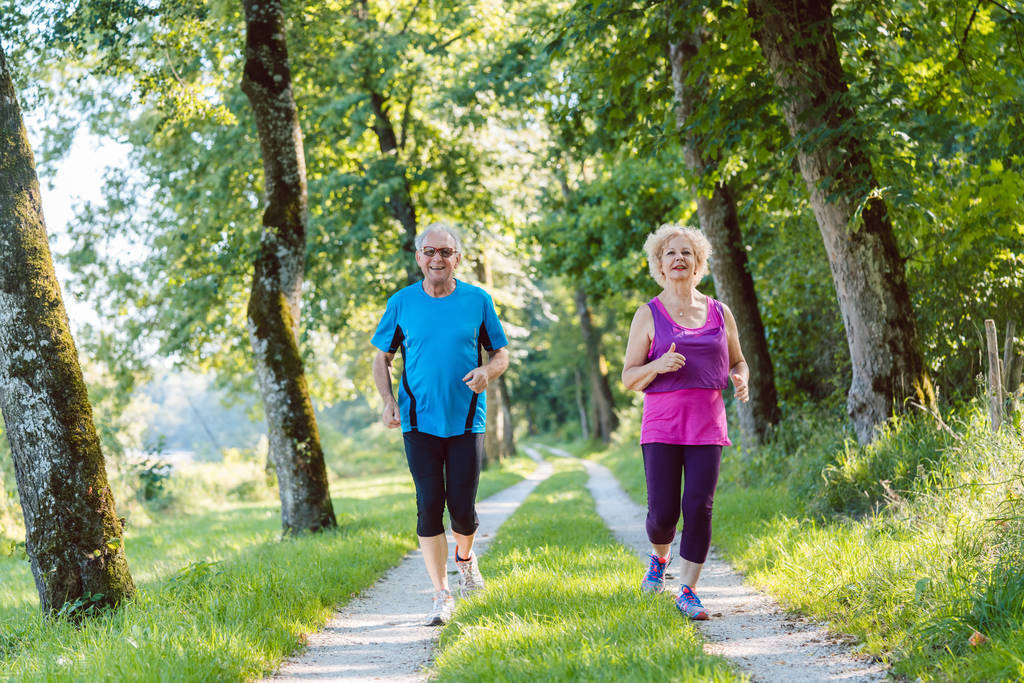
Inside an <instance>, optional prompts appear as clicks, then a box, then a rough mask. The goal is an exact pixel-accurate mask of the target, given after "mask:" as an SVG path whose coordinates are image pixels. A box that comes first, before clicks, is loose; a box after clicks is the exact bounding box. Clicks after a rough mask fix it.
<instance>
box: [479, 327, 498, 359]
mask: <svg viewBox="0 0 1024 683" xmlns="http://www.w3.org/2000/svg"><path fill="white" fill-rule="evenodd" d="M478 339H479V340H480V342H479V345H480V346H483V347H484V348H485V349H486V350H487V353H490V352H491V351H493V350H494V348H493V347H492V346H491V337H490V336H489V335H488V334H487V327H486V326H485V325H484V324H483V323H480V336H479V337H478ZM479 351H480V349H477V352H478V353H479ZM479 364H480V363H479V362H478V363H477V365H479Z"/></svg>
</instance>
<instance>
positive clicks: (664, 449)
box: [622, 224, 750, 619]
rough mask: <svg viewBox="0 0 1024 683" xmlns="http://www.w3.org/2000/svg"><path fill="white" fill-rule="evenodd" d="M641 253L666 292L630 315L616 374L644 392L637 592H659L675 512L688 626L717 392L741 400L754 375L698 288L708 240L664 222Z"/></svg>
mask: <svg viewBox="0 0 1024 683" xmlns="http://www.w3.org/2000/svg"><path fill="white" fill-rule="evenodd" d="M644 250H645V251H646V252H647V263H648V266H649V268H650V271H651V275H652V276H653V277H654V279H655V281H656V282H657V283H658V284H659V285H661V287H662V290H661V293H660V294H658V295H657V296H656V297H654V298H653V299H651V300H650V301H649V302H647V303H646V304H645V305H643V306H641V307H640V308H639V309H637V311H636V314H635V315H634V316H633V322H632V324H631V325H630V328H629V341H628V343H627V345H626V358H625V362H624V364H623V368H622V383H623V384H625V385H626V388H627V389H631V390H633V391H643V392H644V413H643V422H642V424H641V430H640V444H641V446H640V447H641V449H642V451H643V456H644V472H645V474H646V477H647V537H648V539H650V541H651V545H652V546H653V549H652V552H651V555H650V568H649V569H648V571H647V574H646V575H645V576H644V579H643V581H642V583H641V585H640V588H641V590H642V591H645V592H655V593H659V592H661V591H663V590H664V589H665V568H666V567H667V566H668V564H669V562H670V561H671V547H672V541H673V539H674V538H675V531H676V524H677V522H678V521H679V514H680V509H681V510H682V515H683V530H682V533H681V537H680V543H679V555H680V558H681V562H682V567H681V569H680V579H681V586H680V589H679V596H678V597H677V598H676V606H677V607H678V608H679V610H680V611H681V612H682V613H683V614H684V615H686V616H688V617H690V618H691V619H707V618H708V613H707V610H705V609H704V606H703V605H702V604H701V602H700V599H699V598H698V597H697V595H696V593H694V588H696V586H697V579H698V578H699V577H700V572H701V569H702V568H703V566H704V561H705V559H707V554H708V549H709V548H710V546H711V506H712V502H713V500H714V495H715V486H716V485H717V484H718V468H719V465H720V463H721V459H722V446H729V445H731V442H730V441H729V436H728V430H727V427H726V422H725V404H724V402H723V401H722V390H723V389H725V388H726V386H727V384H728V378H729V377H731V378H732V381H733V385H734V386H735V391H736V398H737V399H739V400H740V401H746V400H747V380H748V377H749V372H750V371H749V370H748V368H747V364H746V362H744V360H743V352H742V351H741V350H740V340H739V337H738V336H737V333H736V321H735V319H734V318H733V316H732V312H731V311H730V310H729V308H728V307H727V306H726V305H725V304H723V303H721V302H719V301H716V300H714V299H712V298H711V297H709V296H707V295H705V294H701V293H700V292H699V291H697V285H698V284H699V283H700V281H701V279H702V278H703V277H704V275H705V274H706V273H707V264H708V258H709V257H710V256H711V245H710V244H709V243H708V240H707V238H706V237H704V235H703V234H702V233H701V232H700V231H699V230H696V229H694V228H688V227H683V226H680V225H675V224H666V225H663V226H661V227H660V228H658V230H657V231H655V232H654V233H652V234H651V235H650V236H649V237H648V238H647V242H646V243H645V244H644ZM681 480H682V482H683V483H682V485H680V481H681ZM680 488H682V496H681V497H680Z"/></svg>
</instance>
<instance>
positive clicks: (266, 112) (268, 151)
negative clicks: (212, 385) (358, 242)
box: [242, 0, 337, 534]
mask: <svg viewBox="0 0 1024 683" xmlns="http://www.w3.org/2000/svg"><path fill="white" fill-rule="evenodd" d="M243 5H244V8H245V23H246V42H245V70H244V72H243V75H242V91H243V92H244V93H245V95H246V97H248V98H249V103H250V105H251V107H252V112H253V116H254V118H255V120H256V128H257V131H258V133H259V140H260V151H261V154H262V157H263V172H264V176H265V178H264V182H265V185H266V193H267V208H266V210H265V211H264V213H263V231H262V233H261V236H260V251H259V255H258V256H257V257H256V264H255V272H254V273H253V281H252V292H251V295H250V298H249V309H248V327H249V339H250V342H251V344H252V349H253V355H254V360H255V365H256V373H257V375H258V376H259V382H260V391H261V393H262V396H263V406H264V411H265V412H266V415H267V429H268V431H269V441H270V457H271V459H272V461H273V463H274V467H275V469H276V470H277V482H278V492H279V495H280V497H281V523H282V527H283V529H284V532H285V533H286V534H292V533H300V532H306V531H320V530H322V529H326V528H331V527H335V526H337V522H336V520H335V518H334V507H333V506H332V504H331V497H330V492H329V490H328V484H327V467H326V465H325V464H324V454H323V450H322V448H321V446H320V434H319V431H318V429H317V424H316V417H315V416H314V414H313V405H312V402H311V401H310V398H309V389H308V386H307V384H306V375H305V371H304V369H303V363H302V356H301V355H300V353H299V346H298V324H299V310H300V304H301V301H300V297H301V290H302V278H303V274H304V270H305V264H306V221H307V195H306V161H305V158H304V155H303V150H302V131H301V129H300V128H299V117H298V110H297V108H296V105H295V98H294V95H293V93H292V88H291V71H290V69H289V66H288V51H287V46H286V44H285V22H284V10H283V8H282V6H281V0H243Z"/></svg>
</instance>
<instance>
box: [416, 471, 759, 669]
mask: <svg viewBox="0 0 1024 683" xmlns="http://www.w3.org/2000/svg"><path fill="white" fill-rule="evenodd" d="M555 467H556V474H554V475H552V476H551V478H549V479H548V480H547V481H545V482H543V483H542V484H540V485H539V486H538V487H537V489H536V491H535V492H534V493H533V494H532V495H531V496H530V497H529V498H527V500H526V501H525V502H524V503H523V504H522V505H521V506H520V508H519V509H518V510H517V511H516V512H515V514H513V516H512V517H511V518H510V519H509V520H508V521H507V522H505V524H504V525H503V526H502V528H501V533H500V534H498V536H497V537H496V538H495V541H494V543H493V544H492V546H491V548H490V550H488V552H487V554H485V555H483V556H482V557H481V559H480V566H481V571H482V572H483V574H484V576H485V577H486V579H487V588H486V589H485V591H483V592H482V593H481V594H477V595H474V596H473V597H472V598H470V599H468V600H466V601H462V602H460V603H459V606H458V608H457V610H456V613H455V619H454V621H452V622H451V623H449V624H448V626H446V627H445V629H444V630H443V632H442V633H441V639H440V644H439V649H438V654H437V657H436V660H435V667H434V669H433V671H432V675H433V676H435V677H436V679H437V680H440V681H465V680H483V681H537V680H540V681H599V680H605V681H652V680H700V681H735V680H742V679H741V677H740V676H739V675H737V674H735V673H734V672H733V671H732V670H731V669H730V668H729V665H728V664H727V663H726V662H725V660H723V659H721V658H719V657H712V656H710V655H706V654H704V652H703V646H702V639H701V637H700V635H699V632H698V631H697V629H696V628H695V626H694V625H693V624H692V623H690V622H689V621H687V620H685V619H683V618H682V616H681V615H680V614H679V612H678V611H677V610H676V608H675V605H674V604H673V602H672V598H671V596H669V595H667V594H663V595H649V594H643V595H641V593H640V591H639V582H640V577H641V576H642V575H643V570H644V567H643V565H642V563H641V562H640V561H639V560H638V559H637V558H636V557H635V556H634V555H633V553H632V552H631V551H629V550H627V549H626V548H624V547H623V546H621V545H619V544H618V543H617V542H615V540H614V539H613V538H612V535H611V533H610V532H609V531H608V529H607V527H605V526H604V524H603V523H602V522H601V520H600V518H599V517H598V515H597V511H596V508H595V505H594V501H593V499H592V498H591V497H590V494H589V493H588V492H587V490H586V481H587V476H586V474H585V473H584V472H583V471H582V468H581V466H580V465H578V464H575V463H572V462H567V461H565V460H556V461H555Z"/></svg>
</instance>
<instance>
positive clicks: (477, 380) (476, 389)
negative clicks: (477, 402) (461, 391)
mask: <svg viewBox="0 0 1024 683" xmlns="http://www.w3.org/2000/svg"><path fill="white" fill-rule="evenodd" d="M462 381H463V382H465V383H466V386H468V387H469V388H470V389H472V390H473V393H474V394H479V393H480V392H482V391H485V390H486V389H487V383H488V382H489V381H490V380H489V378H488V377H487V371H486V370H484V369H483V368H482V367H479V368H473V369H472V370H470V371H469V372H467V373H466V376H465V377H463V378H462Z"/></svg>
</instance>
